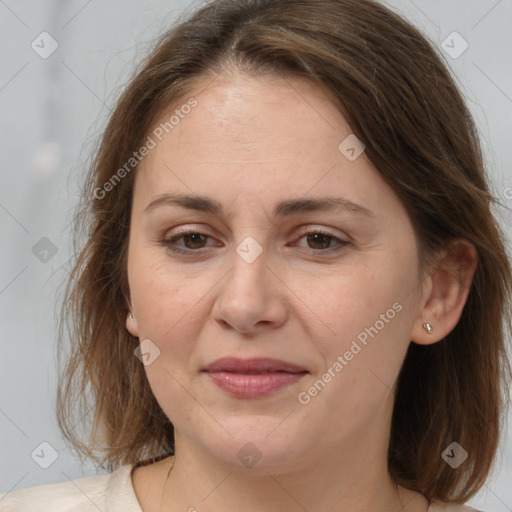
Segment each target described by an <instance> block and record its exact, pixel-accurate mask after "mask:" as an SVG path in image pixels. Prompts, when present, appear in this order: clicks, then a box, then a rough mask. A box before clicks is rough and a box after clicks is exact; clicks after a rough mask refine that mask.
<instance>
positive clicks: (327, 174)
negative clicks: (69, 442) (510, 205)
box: [126, 71, 475, 512]
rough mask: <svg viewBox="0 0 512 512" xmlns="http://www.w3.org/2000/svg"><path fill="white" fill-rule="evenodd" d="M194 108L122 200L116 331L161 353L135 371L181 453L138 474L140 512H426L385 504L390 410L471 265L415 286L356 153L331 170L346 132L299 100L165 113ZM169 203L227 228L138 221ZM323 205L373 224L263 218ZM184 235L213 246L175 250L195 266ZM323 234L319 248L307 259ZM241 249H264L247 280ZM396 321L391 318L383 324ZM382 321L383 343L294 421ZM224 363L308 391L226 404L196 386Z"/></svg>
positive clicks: (390, 491) (271, 89) (242, 88)
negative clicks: (252, 364)
mask: <svg viewBox="0 0 512 512" xmlns="http://www.w3.org/2000/svg"><path fill="white" fill-rule="evenodd" d="M191 96H193V97H194V98H196V99H197V101H198V105H197V106H196V107H195V108H194V109H192V111H191V112H190V113H189V114H187V115H186V117H184V118H183V119H180V122H179V124H178V125H176V126H175V127H174V129H173V130H172V131H170V132H169V133H168V134H167V135H165V137H163V138H162V141H158V144H157V145H156V147H155V148H154V149H152V150H151V151H150V153H149V154H148V156H147V157H145V159H144V160H143V162H142V164H141V167H140V168H139V170H138V174H137V178H136V184H135V192H134V200H133V209H132V218H131V227H130V241H129V257H128V277H129V285H130V295H131V304H130V307H131V310H132V312H133V317H134V318H133V319H132V318H130V317H129V316H128V317H127V320H126V326H127V329H128V330H129V331H130V333H131V334H133V335H134V336H137V337H139V339H140V340H141V341H143V340H146V339H149V340H151V342H152V343H154V344H155V345H156V346H157V347H158V348H159V350H160V355H159V356H158V357H157V358H156V359H155V360H154V361H153V362H152V363H151V364H150V365H148V366H145V369H146V373H147V378H148V380H149V383H150V385H151V388H152V390H153V393H154V395H155V397H156V399H157V400H158V402H159V404H160V406H161V407H162V409H163V411H164V412H165V413H166V415H167V416H168V417H169V419H170V420H171V422H172V424H173V425H174V427H175V439H176V463H175V465H174V468H173V470H172V472H171V474H170V476H169V478H168V480H167V482H166V476H167V471H168V470H169V467H170V461H169V459H166V460H164V461H162V462H160V463H158V464H153V465H151V466H146V467H141V468H138V469H136V470H135V471H134V473H133V476H132V478H133V483H134V489H135V492H136V494H137V497H138V499H139V501H140V503H141V505H142V507H143V509H144V511H149V512H151V511H153V510H155V511H156V510H159V507H160V506H162V507H163V509H165V510H168V511H178V510H188V509H189V508H190V507H195V508H196V509H197V510H201V511H218V510H244V511H259V512H261V511H274V510H276V511H277V510H288V511H299V510H301V511H302V510H304V509H306V510H315V511H316V512H324V511H331V510H352V511H356V512H357V511H363V510H373V511H376V510H396V511H398V510H410V511H418V512H419V511H423V512H424V511H425V510H427V507H428V500H426V498H425V497H423V496H422V495H420V494H417V493H413V492H411V491H408V490H405V489H398V490H397V489H396V488H395V487H394V486H393V485H392V482H391V479H390V477H389V475H388V472H387V447H388V440H389V427H390V422H391V413H392V407H393V393H394V390H395V383H396V378H397V376H398V373H399V370H400V367H401V364H402V361H403V359H404V357H405V354H406V350H407V347H408V345H409V343H410V342H411V340H412V341H414V342H416V343H420V344H428V343H434V342H436V341H439V340H440V339H442V338H443V337H444V336H445V335H446V334H447V333H448V332H450V331H451V330H452V329H453V327H454V326H455V325H456V323H457V321H458V319H459V317H460V314H461V311H462V308H463V306H464V303H465V300H466V298H467V293H468V287H469V284H470V282H471V278H472V275H473V271H474V265H475V253H474V249H473V247H472V246H471V245H469V244H468V243H466V242H464V241H458V242H456V243H454V245H453V250H452V251H450V250H449V249H450V248H447V249H446V250H445V251H444V252H443V253H440V254H439V258H438V261H439V262H442V263H443V265H445V266H454V267H457V268H458V267H459V266H461V265H464V268H465V270H463V271H460V272H458V274H457V279H456V278H455V276H454V275H452V273H449V272H445V271H438V272H435V273H433V274H431V275H427V276H426V277H423V278H422V277H421V275H420V269H419V267H418V252H417V251H418V248H417V242H416V236H415V233H414V230H413V227H412V224H411V221H410V219H409V217H408V215H407V213H406V210H405V208H404V206H403V205H402V204H401V202H400V201H399V200H398V198H397V196H396V195H395V194H394V192H393V191H392V189H391V188H390V187H389V186H388V185H387V184H386V183H385V182H384V181H383V180H382V178H381V177H380V175H379V174H378V172H377V171H376V170H375V169H374V168H373V166H372V164H371V163H370V162H369V160H368V159H367V158H366V156H365V153H362V155H361V156H359V157H358V158H357V159H355V160H354V161H350V160H349V159H347V158H346V156H345V155H344V154H342V153H341V152H340V150H339V149H338V146H339V144H340V143H341V142H342V141H343V140H344V139H345V138H346V137H347V136H348V135H350V134H351V130H350V127H349V126H348V125H347V124H346V122H345V120H344V118H343V117H342V116H341V114H339V112H338V111H337V110H336V109H335V108H334V105H333V104H332V103H331V102H330V101H329V99H328V98H327V97H326V96H325V95H324V94H323V93H322V92H321V91H320V90H319V89H318V88H316V87H315V86H314V85H312V84H310V83H309V82H306V81H303V80H301V79H297V78H287V79H286V80H284V79H282V78H278V77H274V76H259V77H256V76H249V75H247V74H242V73H239V72H237V71H230V72H228V71H225V72H224V73H222V74H221V75H220V76H218V77H217V78H216V79H215V80H214V81H213V82H212V78H211V77H205V79H204V81H203V82H202V83H201V84H200V85H199V86H198V87H197V89H196V90H194V91H191V93H190V95H189V96H187V97H186V98H184V99H183V101H181V102H178V103H177V104H176V105H173V109H174V108H177V107H179V105H181V104H184V103H185V102H186V101H187V99H188V98H190V97H191ZM171 111H172V109H171ZM168 118H169V114H168V113H165V114H163V115H162V118H161V119H160V120H159V121H158V123H156V124H159V123H160V122H161V121H164V120H166V119H168ZM165 193H182V194H197V195H201V196H203V195H204V196H208V197H211V198H212V199H215V200H216V201H218V202H219V203H220V204H221V205H222V206H223V209H224V212H225V216H223V217H220V216H217V215H214V214H211V213H206V212H197V211H192V210H187V209H184V208H181V207H179V206H170V205H165V206H159V207H155V208H154V209H151V210H150V211H149V212H145V211H144V210H145V208H146V207H147V206H148V204H149V203H151V202H152V201H153V200H154V199H155V198H156V197H157V196H159V195H161V194H165ZM324 196H331V197H333V196H336V197H341V196H342V197H344V198H346V199H348V200H350V201H352V202H354V203H357V204H358V205H360V206H363V207H364V208H366V209H368V210H370V211H371V212H373V214H372V215H371V216H366V215H363V214H360V213H355V212H353V211H347V210H342V209H340V210H337V211H316V212H301V213H296V214H293V215H289V216H287V217H285V218H275V217H273V214H272V210H273V206H274V204H275V203H277V202H278V201H281V200H285V199H301V198H307V199H313V198H319V197H324ZM188 228H191V229H195V230H197V231H199V232H200V233H203V234H204V235H207V237H202V238H200V239H198V238H197V237H196V238H195V239H190V237H189V238H187V237H185V238H180V239H177V240H176V241H175V243H174V246H177V247H178V248H181V249H183V250H187V249H188V251H189V253H188V254H189V255H182V254H174V253H172V252H171V251H170V249H169V248H167V247H165V246H163V245H162V243H161V240H163V239H170V238H171V237H173V236H176V235H177V234H178V233H179V232H180V231H186V230H187V229H188ZM318 229H321V230H322V231H326V232H327V233H328V235H329V236H327V235H326V236H325V237H324V238H320V239H317V240H316V241H315V239H314V238H313V239H312V237H309V241H308V236H306V234H307V233H318ZM249 236H250V237H253V238H254V239H255V240H256V241H257V243H258V244H259V246H260V247H261V249H262V253H261V254H260V255H259V256H258V257H257V258H256V259H255V260H254V261H253V262H251V263H248V262H247V261H246V260H245V259H244V258H242V257H241V256H240V255H239V254H238V253H237V251H236V248H237V247H238V246H239V245H240V244H241V242H242V241H244V240H245V239H246V237H249ZM330 237H333V238H330ZM338 239H339V240H344V241H346V242H348V243H347V244H345V245H343V246H342V245H339V242H337V240H338ZM329 247H331V248H334V249H330V250H329ZM336 248H339V249H340V250H338V251H337V252H336V251H335V249H336ZM193 251H196V252H193ZM322 251H323V252H322ZM196 254H198V255H196ZM393 304H395V312H396V309H397V308H398V306H396V304H398V305H399V306H400V311H399V312H396V314H395V315H393V318H392V319H389V316H391V314H389V313H388V314H387V315H386V312H387V311H388V310H390V308H391V309H393ZM381 315H385V316H386V319H387V320H388V321H387V322H384V327H383V328H381V329H378V334H377V335H374V337H370V336H369V337H368V341H367V345H362V344H361V343H359V345H360V346H361V350H360V351H359V352H358V353H357V354H356V355H354V356H353V358H352V359H351V360H350V361H346V362H347V364H346V365H343V369H342V370H341V371H339V372H337V373H336V372H335V373H336V376H335V377H332V378H331V380H330V382H328V383H327V384H326V385H325V387H324V388H323V389H322V390H321V391H320V392H318V393H317V394H316V395H315V396H313V397H311V399H310V401H309V403H307V404H302V403H300V402H299V400H298V395H299V393H301V392H304V391H306V392H307V390H308V389H309V388H310V387H311V386H312V385H313V384H314V383H315V382H317V381H318V379H320V378H321V377H322V375H323V374H324V372H326V371H327V370H328V369H329V368H332V367H333V364H334V363H335V362H336V361H337V360H338V359H337V358H338V356H340V355H341V356H343V354H345V352H346V351H347V350H349V349H350V347H351V344H352V342H353V341H354V340H356V339H357V336H358V334H360V333H361V332H363V331H364V330H365V328H369V327H370V326H375V325H376V322H377V321H378V320H379V319H381V318H382V316H381ZM427 321H428V322H430V323H431V324H432V325H433V327H434V333H433V334H427V332H426V331H425V329H423V327H422V325H423V323H424V322H427ZM378 325H379V326H380V325H381V324H380V323H379V324H378ZM223 356H235V357H240V358H250V357H271V358H276V359H282V360H284V361H288V362H291V363H294V364H296V365H299V366H301V367H303V368H304V369H306V370H307V371H308V372H309V373H308V374H307V375H305V376H304V377H303V378H302V379H301V380H300V381H299V382H298V383H295V384H293V385H291V386H288V387H286V388H284V389H281V390H280V391H278V392H276V393H274V394H273V395H270V396H267V397H264V398H257V399H247V398H242V399H241V398H235V397H232V396H229V395H227V394H226V393H224V392H223V391H222V390H220V389H219V388H217V387H216V386H215V385H214V384H213V383H212V382H211V380H210V379H209V377H208V375H207V374H205V373H204V372H201V370H202V369H203V368H204V367H205V365H207V364H209V363H211V362H213V361H214V360H216V359H217V358H219V357H223ZM345 360H346V359H345ZM247 443H252V444H253V445H254V446H255V447H256V449H257V453H258V454H259V455H261V459H260V460H259V461H258V462H257V463H256V464H255V465H254V466H253V467H246V465H244V463H243V462H242V461H241V460H240V459H239V458H238V456H237V453H238V452H239V450H240V449H241V448H242V447H244V446H245V445H246V444H247ZM165 482H166V485H165V491H164V493H163V495H162V491H163V489H164V483H165ZM400 491H401V492H400ZM206 497H207V498H206ZM205 498H206V499H205Z"/></svg>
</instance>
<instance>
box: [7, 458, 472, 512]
mask: <svg viewBox="0 0 512 512" xmlns="http://www.w3.org/2000/svg"><path fill="white" fill-rule="evenodd" d="M134 466H135V464H125V465H124V466H120V467H119V468H118V469H117V470H115V471H114V472H113V473H110V474H108V475H98V476H86V477H82V478H77V479H75V480H70V481H67V482H61V483H55V484H43V485H36V486H33V487H27V488H25V489H18V490H16V491H11V492H9V493H6V494H0V511H1V512H15V511H16V512H57V511H58V512H60V511H63V512H64V511H65V512H98V510H101V511H102V512H143V511H142V508H141V506H140V504H139V502H138V500H137V496H136V495H135V490H134V489H133V484H132V479H131V472H132V469H133V467H134ZM428 512H478V511H475V509H474V508H471V507H468V506H463V505H447V504H444V503H436V502H432V503H431V505H430V507H429V509H428Z"/></svg>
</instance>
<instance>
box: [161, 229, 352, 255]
mask: <svg viewBox="0 0 512 512" xmlns="http://www.w3.org/2000/svg"><path fill="white" fill-rule="evenodd" d="M194 234H197V235H202V236H206V237H207V238H211V237H210V236H209V235H207V234H206V233H202V232H201V231H196V230H194V229H190V230H187V231H183V232H181V233H179V234H176V235H174V236H173V237H171V238H169V239H163V240H161V241H160V244H161V245H162V246H164V247H166V248H167V249H168V250H169V251H171V252H173V253H177V254H186V255H191V253H199V251H200V250H201V249H205V248H204V247H201V248H200V249H180V248H178V247H176V246H174V245H173V244H174V243H175V242H176V241H177V240H179V239H180V238H183V237H184V236H187V235H194ZM316 234H319V235H324V236H326V237H328V238H331V239H332V240H333V241H336V242H338V247H334V248H333V247H329V248H327V249H309V251H312V254H315V255H317V254H319V253H329V254H331V253H337V252H340V251H341V250H342V249H343V248H344V247H345V246H346V245H348V244H349V243H350V242H348V241H346V240H341V239H340V238H337V237H335V236H334V235H333V234H332V233H329V232H328V231H324V230H323V229H314V230H311V231H306V232H304V233H302V234H301V237H300V239H302V238H304V237H305V236H307V235H316ZM300 239H299V240H300Z"/></svg>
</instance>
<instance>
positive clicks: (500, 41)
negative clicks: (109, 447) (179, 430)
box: [0, 0, 512, 512]
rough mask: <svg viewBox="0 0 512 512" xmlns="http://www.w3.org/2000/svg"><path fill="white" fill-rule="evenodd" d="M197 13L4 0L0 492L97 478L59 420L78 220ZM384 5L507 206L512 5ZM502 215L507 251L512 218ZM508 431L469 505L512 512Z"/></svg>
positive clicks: (87, 1)
mask: <svg viewBox="0 0 512 512" xmlns="http://www.w3.org/2000/svg"><path fill="white" fill-rule="evenodd" d="M203 3H205V2H199V1H195V2H190V1H188V0H168V1H164V0H159V1H153V2H151V1H146V2H136V1H135V0H123V1H121V0H111V1H109V2H100V1H99V0H67V1H63V0H54V1H51V0H40V1H38V2H35V1H27V0H18V1H14V0H0V41H1V48H2V54H1V60H0V109H1V116H0V130H1V134H0V140H1V141H2V161H1V167H0V173H1V174H0V236H1V240H2V244H1V245H0V326H1V329H0V337H1V348H2V350H3V354H4V355H3V357H2V358H1V359H0V365H1V366H0V389H1V394H0V432H1V436H0V453H1V456H0V493H6V492H10V491H11V490H14V489H19V488H23V487H28V486H32V485H38V484H43V483H53V482H60V481H65V480H67V479H74V478H79V477H82V476H89V475H94V474H101V473H102V471H99V470H97V469H96V468H95V467H94V466H93V465H92V464H90V465H85V466H82V465H80V463H79V462H78V461H77V460H76V459H75V458H74V457H73V455H72V453H71V451H70V450H69V449H68V448H67V446H66V443H65V442H64V440H63V439H62V437H61V435H60V432H59V430H58V427H57V423H56V419H55V397H56V384H57V381H56V375H57V370H56V356H55V351H56V337H57V326H56V316H57V314H58V306H59V304H58V299H59V297H60V294H61V293H62V283H63V281H64V280H65V277H66V275H67V272H68V270H69V258H70V255H71V243H70V241H71V239H72V233H71V232H70V222H71V219H72V214H73V209H74V208H75V206H76V205H77V202H78V200H79V188H80V184H81V181H82V178H83V175H84V169H85V167H86V166H87V163H88V159H89V158H90V156H91V151H92V149H93V144H94V143H95V142H96V140H97V137H98V136H99V135H100V133H101V130H102V128H103V127H104V126H105V122H106V119H107V116H108V114H109V112H110V109H111V108H112V105H113V101H114V98H115V97H116V96H117V95H118V94H119V92H120V91H121V90H122V87H123V84H124V83H125V82H126V80H127V79H128V78H129V76H130V74H131V72H132V71H133V69H134V66H135V65H136V64H137V62H138V61H139V60H140V58H141V57H143V56H144V55H145V54H146V52H147V51H148V50H149V49H150V48H151V44H152V42H153V41H154V39H155V37H156V36H157V35H158V34H160V33H162V32H163V31H164V30H165V29H167V28H168V27H169V26H170V25H171V24H173V22H174V21H175V20H176V19H177V17H178V16H183V15H184V14H186V12H189V11H191V10H193V9H194V8H195V7H197V6H199V5H200V4H203ZM386 4H387V5H388V6H389V7H391V8H392V9H394V10H396V11H398V12H399V13H401V14H402V15H403V16H404V17H405V18H407V19H408V20H410V21H412V22H413V23H414V24H415V25H416V26H418V27H419V28H420V29H421V30H422V31H423V33H424V34H426V35H427V36H428V37H429V39H430V40H431V41H432V43H433V44H434V45H435V46H436V47H437V48H438V50H439V52H440V53H441V54H442V55H443V57H444V59H445V61H446V62H447V64H448V65H449V66H450V68H451V70H452V72H453V74H454V75H455V77H456V79H457V81H458V84H459V86H460V87H461V89H462V91H463V93H464V95H465V97H466V100H467V103H468V105H469V107H470V110H471V111H472V113H473V115H474V116H475V119H476V121H477V124H478V127H479V130H480V135H481V138H482V144H483V149H484V151H485V156H486V160H487V164H488V168H489V173H490V175H491V179H492V187H493V192H494V194H495V195H496V196H498V197H499V198H500V199H501V200H502V201H503V202H504V204H505V205H506V206H507V207H510V206H512V172H511V163H512V144H511V143H512V140H511V135H512V65H511V63H512V30H511V27H512V0H478V1H471V2H468V1H467V0H442V1H441V0H414V1H413V0H392V1H389V2H386ZM496 213H497V215H498V216H499V218H500V220H501V222H502V225H503V228H504V230H505V232H506V234H507V237H508V240H509V241H510V240H511V234H512V230H511V220H512V218H511V214H510V212H508V211H507V210H505V209H500V210H498V211H497V212H496ZM510 417H512V414H511V415H510ZM511 431H512V423H511V422H510V420H509V423H508V425H507V430H506V431H505V432H504V434H503V439H502V444H501V447H500V451H499V453H500V455H499V458H498V460H497V463H496V465H495V470H494V472H493V474H492V475H491V477H490V478H489V479H488V481H487V482H486V484H485V486H484V487H483V489H482V490H481V491H480V492H479V493H478V495H477V496H476V497H475V498H474V499H472V500H471V502H470V504H471V505H472V506H474V507H475V508H477V509H482V510H485V511H487V512H491V511H492V512H505V511H512V485H511V482H512V440H511ZM482 436H485V432H484V431H483V432H482ZM0 506H1V503H0Z"/></svg>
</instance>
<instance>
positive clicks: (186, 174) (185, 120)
mask: <svg viewBox="0 0 512 512" xmlns="http://www.w3.org/2000/svg"><path fill="white" fill-rule="evenodd" d="M192 104H194V106H193V107H192V108H188V107H187V105H192ZM350 135H351V130H350V127H349V125H348V124H347V122H346V121H345V119H344V118H343V116H342V114H341V113H340V112H339V111H338V109H337V108H336V106H335V105H334V103H332V101H331V100H330V99H329V98H328V97H327V96H326V94H325V93H324V92H323V91H322V90H321V89H320V88H319V87H318V86H316V85H314V84H312V83H310V82H309V81H307V80H304V79H297V78H291V77H289V78H281V77H276V76H273V75H264V76H253V75H245V74H231V73H230V74H227V75H226V76H224V75H223V74H221V75H218V76H214V77H212V76H208V77H204V78H203V79H202V80H200V81H198V82H197V83H196V84H195V86H194V87H192V88H191V89H190V91H189V94H186V95H183V96H182V97H181V98H180V99H179V100H178V101H176V102H174V103H173V105H172V106H171V107H170V108H169V109H168V110H166V111H165V112H164V113H163V114H162V115H161V116H160V117H159V118H158V120H157V122H156V123H154V125H153V127H152V130H151V132H150V134H149V136H150V137H152V139H153V140H154V141H155V147H154V148H153V149H152V150H151V151H150V152H149V154H148V155H147V156H146V157H145V158H144V160H143V161H142V164H141V166H140V169H139V172H138V173H137V174H138V176H137V182H139V184H138V185H137V186H136V189H139V194H137V190H136V195H140V194H143V195H144V196H145V198H146V205H147V204H148V203H149V201H150V200H151V198H154V197H155V196H157V195H160V194H162V193H166V192H178V193H188V194H190V193H193V194H198V195H212V193H213V195H216V196H217V197H218V198H219V202H223V201H222V197H225V198H226V202H227V203H232V202H233V197H234V196H236V197H237V198H238V199H239V200H240V198H241V197H243V200H244V201H249V202H250V201H252V200H253V199H255V198H258V201H261V200H264V201H265V202H270V203H272V204H275V203H277V202H278V200H280V199H281V198H282V197H283V194H284V195H286V196H291V197H295V198H297V197H302V196H306V195H308V194H311V193H313V194H314V193H315V192H318V193H322V194H323V195H325V193H326V192H329V193H330V194H331V195H336V194H333V193H336V192H345V194H343V195H345V196H347V198H348V199H349V200H353V201H354V202H359V203H362V204H364V203H365V202H366V201H365V196H368V194H370V195H371V194H372V190H373V193H376V189H375V185H376V183H375V180H380V184H381V185H382V183H383V182H382V180H381V178H380V176H379V175H378V173H376V172H375V170H374V169H373V166H372V165H371V163H370V162H369V160H368V159H367V158H365V156H364V153H363V154H362V155H361V157H359V158H357V159H356V160H354V161H351V160H349V159H347V157H346V155H344V154H343V153H342V152H341V151H340V144H341V143H342V142H343V141H344V140H346V138H347V137H348V136H350ZM352 136H353V135H352ZM139 174H140V177H139ZM242 203H243V201H242Z"/></svg>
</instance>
